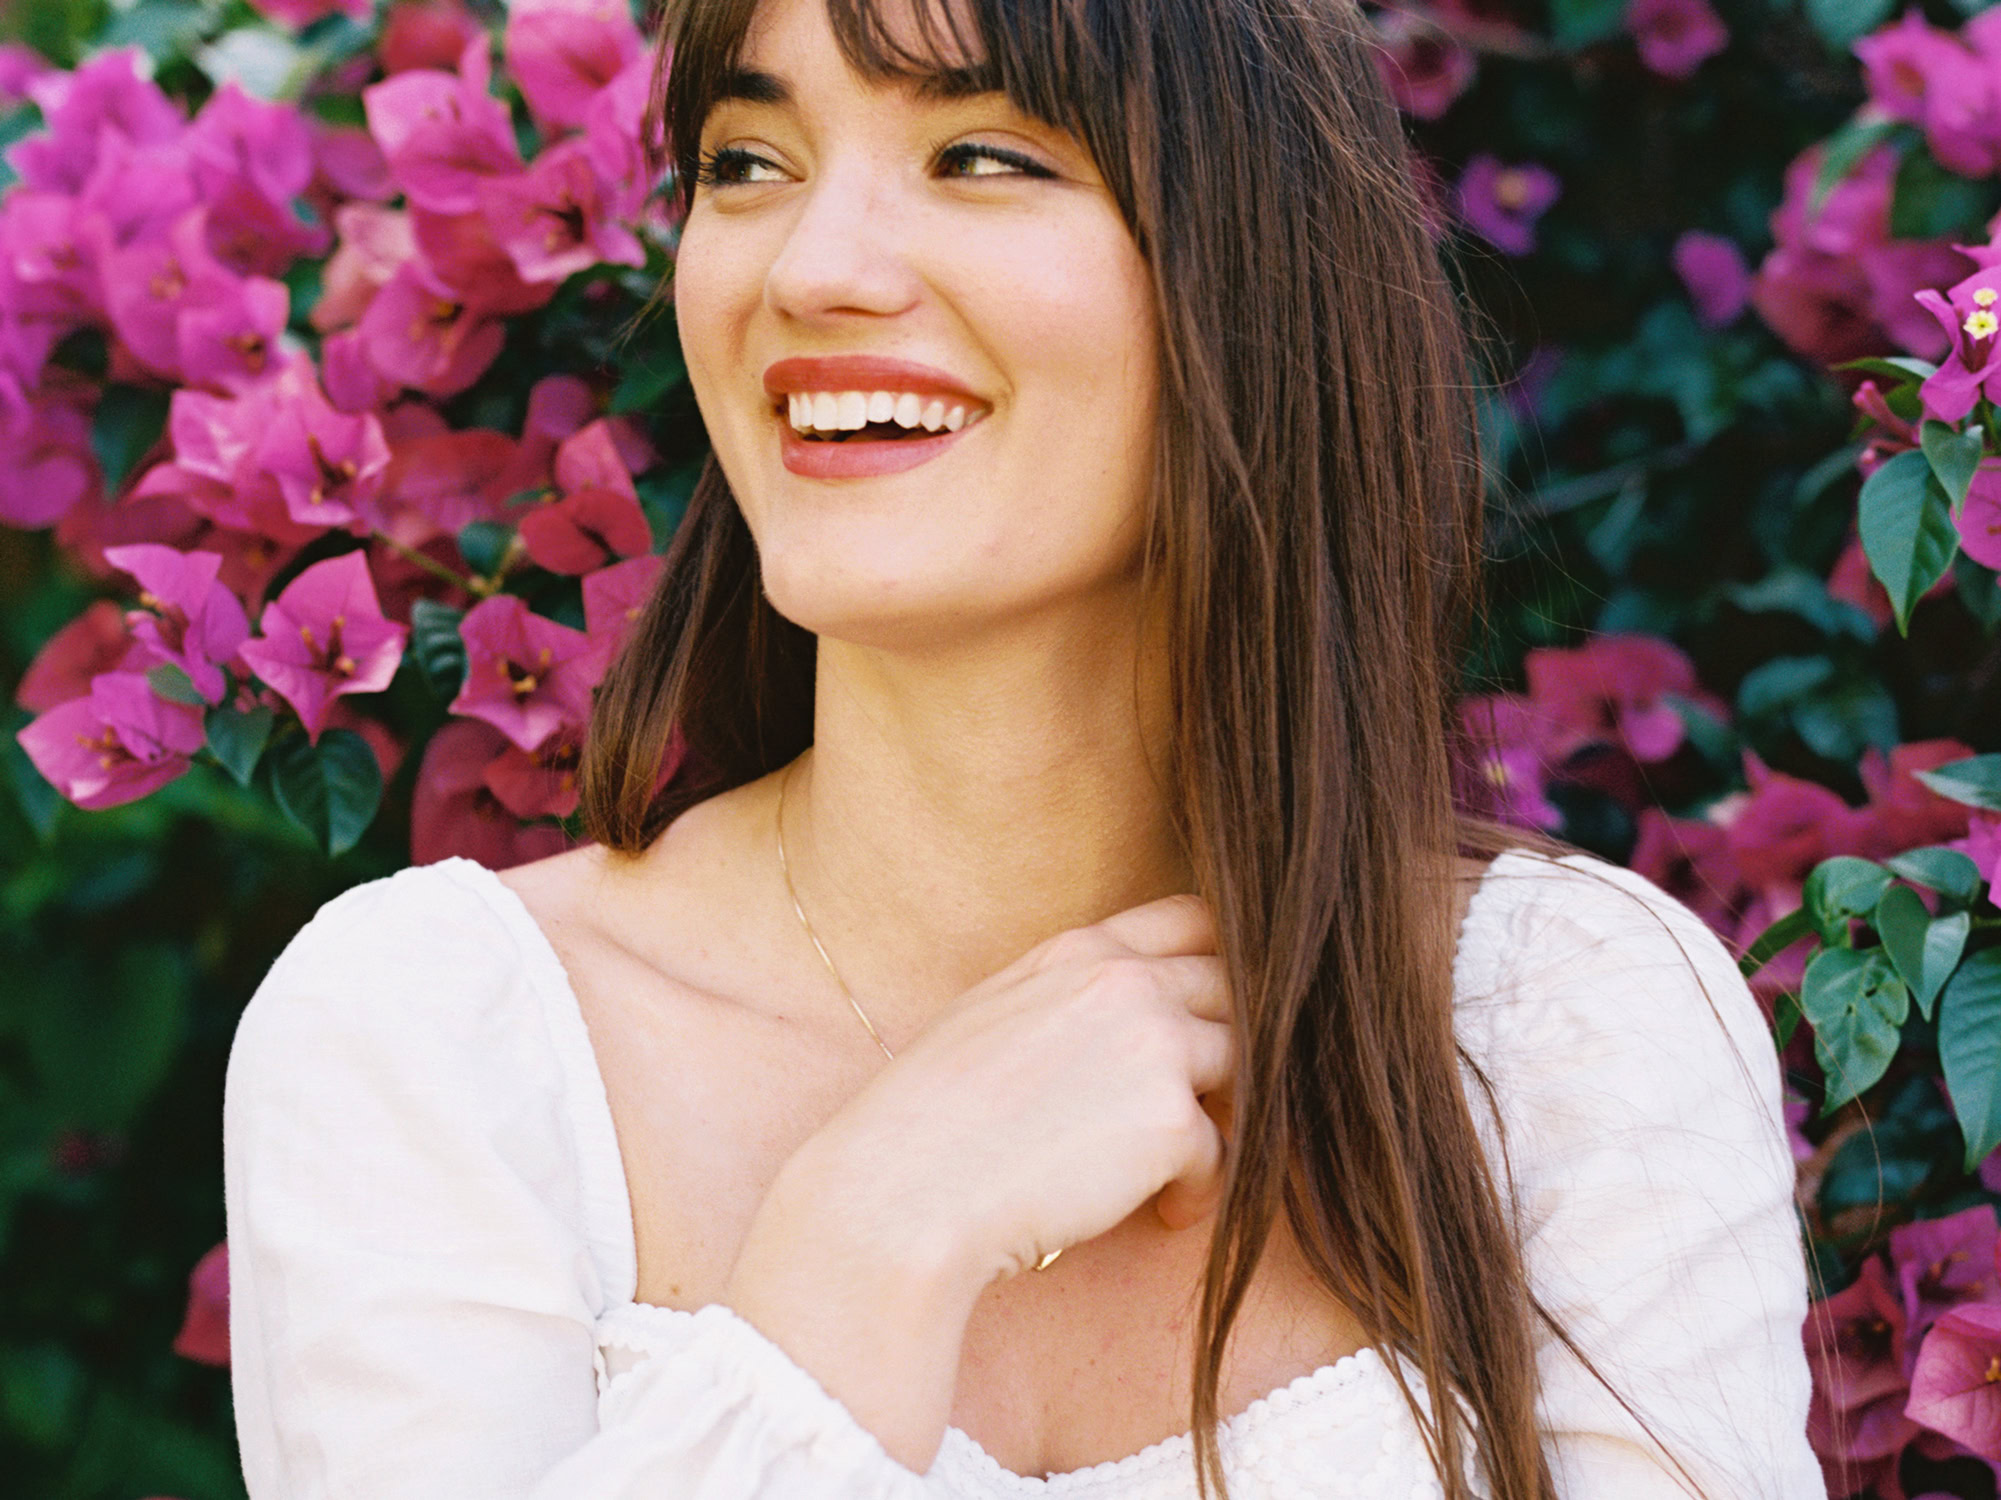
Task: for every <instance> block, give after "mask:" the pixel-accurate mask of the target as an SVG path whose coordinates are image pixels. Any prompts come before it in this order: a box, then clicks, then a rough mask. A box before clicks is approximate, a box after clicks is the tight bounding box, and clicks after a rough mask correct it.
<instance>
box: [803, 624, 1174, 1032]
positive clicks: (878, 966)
mask: <svg viewBox="0 0 2001 1500" xmlns="http://www.w3.org/2000/svg"><path fill="white" fill-rule="evenodd" d="M1140 635H1141V632H1140V631H1139V630H1138V628H1137V627H1130V626H1129V627H1127V628H1125V629H1123V630H1121V629H1119V628H1117V627H1114V628H1111V629H1106V630H1097V631H1081V632H1080V631H1079V630H1078V629H1077V628H1076V622H1075V621H1074V620H1073V621H1070V622H1068V624H1067V626H1066V628H1064V629H1063V630H1061V631H1060V632H1059V631H1056V630H1054V629H1037V628H1036V627H1034V626H1029V627H1024V628H1021V629H1018V630H1016V631H1014V632H1012V633H1010V635H1009V637H1008V638H1007V639H1004V640H1001V639H995V638H992V637H988V638H984V639H983V640H981V641H980V642H979V643H977V644H974V645H970V646H968V645H959V646H955V647H954V648H952V649H951V650H949V651H944V652H940V653H937V654H935V655H929V656H913V655H911V654H908V653H890V652H885V651H882V650H879V649H875V648H871V647H860V646H855V645H852V644H850V643H846V642H842V641H837V640H832V639H829V638H827V637H822V638H821V640H820V643H819V653H818V661H817V669H816V675H815V695H816V696H815V704H816V707H815V713H814V738H813V746H812V748H811V749H810V750H808V751H807V752H806V754H805V755H804V756H803V757H802V761H803V763H802V764H799V765H797V767H796V769H795V770H794V771H793V773H792V780H791V783H790V786H789V789H788V791H787V794H786V805H785V842H786V851H787V856H788V858H789V860H790V862H791V866H792V873H793V879H794V881H795V883H796V885H797V887H798V890H799V896H800V900H801V902H802V904H803V905H804V908H805V911H806V914H807V917H808V918H809V919H810V920H811V922H812V925H813V928H814V931H815V932H816V933H817V934H818V935H819V937H820V940H821V942H822V943H824V944H825V945H826V948H827V951H828V953H829V955H830V956H831V957H832V959H833V961H834V963H835V965H836V966H837V967H838V969H839V970H840V974H841V978H842V979H843V980H844V981H845V982H846V983H847V985H848V987H849V988H850V989H851V990H852V991H853V992H854V996H855V998H856V999H857V1000H858V1001H859V1002H860V1004H861V1006H862V1008H863V1009H864V1010H865V1011H866V1012H867V1013H868V1015H869V1017H870V1019H871V1020H873V1021H874V1023H875V1025H876V1026H877V1028H878V1029H879V1030H881V1032H882V1033H883V1036H884V1038H885V1040H887V1041H888V1043H889V1045H890V1046H891V1047H892V1048H897V1047H899V1046H900V1045H901V1044H902V1043H904V1042H907V1041H908V1040H909V1039H910V1038H911V1037H912V1036H913V1035H915V1034H916V1033H917V1032H919V1031H921V1030H922V1029H923V1028H924V1026H925V1025H926V1024H928V1022H929V1021H930V1019H931V1018H932V1017H933V1016H934V1015H936V1014H937V1012H938V1011H939V1009H940V1008H942V1007H943V1006H944V1005H945V1004H947V1003H949V1002H950V1001H951V1000H952V999H953V998H954V997H955V996H957V995H959V994H961V993H963V992H964V991H965V990H966V989H968V988H970V987H971V986H972V985H974V984H976V983H978V982H979V981H980V980H982V979H984V978H986V977H987V976H988V975H990V974H992V973H994V972H996V971H997V970H999V969H1002V968H1004V967H1006V966H1007V965H1008V964H1010V963H1012V962H1013V961H1014V960H1015V959H1017V958H1019V957H1020V956H1021V955H1022V954H1023V953H1025V952H1026V951H1027V950H1028V949H1030V948H1032V947H1034V946H1035V945H1036V944H1037V943H1039V942H1041V941H1043V940H1044V939H1046V938H1049V937H1052V936H1054V935H1055V934H1056V933H1059V932H1062V931H1064V930H1066V929H1068V928H1072V927H1081V926H1084V925H1087V924H1089V923H1091V922H1095V921H1098V920H1100V919H1101V918H1104V917H1107V916H1109V915H1111V914H1112V913H1113V912H1116V911H1121V910H1123V909H1125V908H1126V907H1129V906H1135V905H1138V904H1139V903H1141V902H1144V901H1150V900H1153V899H1156V898H1157V897H1160V896H1164V895H1168V894H1171V893H1173V892H1176V891H1185V890H1188V889H1190V888H1191V883H1192V877H1191V872H1190V870H1189V867H1188V863H1187V859H1186V856H1185V854H1184V853H1183V851H1182V849H1181V847H1180V844H1179V841H1178V840H1177V839H1176V837H1175V835H1174V832H1173V828H1172V823H1171V820H1170V817H1169V811H1168V802H1167V798H1166V795H1165V789H1164V780H1165V776H1166V767H1167V765H1168V732H1169V729H1170V724H1169V720H1168V717H1167V714H1166V712H1165V700H1166V694H1165V691H1164V684H1165V678H1164V672H1163V664H1164V657H1163V654H1162V653H1161V652H1160V650H1159V649H1158V646H1157V643H1155V641H1156V640H1157V632H1153V633H1150V641H1149V642H1148V643H1143V642H1142V640H1141V639H1140ZM1080 641H1081V642H1085V643H1086V644H1084V645H1083V646H1082V647H1081V648H1080V644H1079V643H1080ZM774 797H775V792H774ZM802 941H803V936H802Z"/></svg>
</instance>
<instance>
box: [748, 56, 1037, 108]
mask: <svg viewBox="0 0 2001 1500" xmlns="http://www.w3.org/2000/svg"><path fill="white" fill-rule="evenodd" d="M906 81H907V82H908V83H909V85H910V87H911V88H912V89H913V90H915V92H916V94H917V97H918V98H919V99H922V100H925V101H927V102H932V103H936V102H944V101H950V100H954V99H970V98H973V97H975V96H977V95H980V94H998V93H1001V92H1003V90H1002V89H1001V83H1000V74H999V72H998V70H996V69H994V68H992V67H988V66H980V67H972V68H933V69H928V70H926V71H924V72H922V73H912V74H910V75H909V76H908V78H907V80H906ZM792 98H793V95H792V85H791V84H789V83H787V82H786V81H785V79H784V78H782V77H780V76H779V75H778V74H776V73H767V72H765V71H764V70H762V69H760V68H731V69H730V70H729V71H728V72H726V73H725V74H724V75H723V77H722V81H721V83H720V84H718V86H717V88H716V92H715V96H714V99H713V103H714V104H722V103H725V102H727V101H729V100H738V101H741V102H742V103H745V104H772V105H787V104H790V103H792Z"/></svg>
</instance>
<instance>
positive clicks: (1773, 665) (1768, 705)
mask: <svg viewBox="0 0 2001 1500" xmlns="http://www.w3.org/2000/svg"><path fill="white" fill-rule="evenodd" d="M1833 678H1834V663H1833V661H1831V660H1830V659H1829V658H1827V657H1825V656H1775V657H1773V658H1772V659H1771V660H1770V661H1765V662H1760V663H1759V664H1758V665H1757V666H1755V667H1753V668H1752V669H1751V670H1750V671H1749V672H1746V673H1745V674H1744V680H1743V681H1742V682H1740V683H1738V684H1737V715H1738V717H1739V718H1744V719H1761V718H1764V717H1766V716H1767V715H1769V714H1773V713H1777V712H1779V711H1781V710H1783V709H1786V708H1788V707H1790V706H1791V705H1792V704H1794V703H1795V702H1797V701H1799V700H1800V699H1802V698H1804V697H1805V696H1806V695H1807V694H1809V693H1811V692H1812V691H1813V690H1814V689H1815V688H1817V687H1821V686H1823V685H1824V684H1826V683H1828V682H1830V681H1832V680H1833Z"/></svg>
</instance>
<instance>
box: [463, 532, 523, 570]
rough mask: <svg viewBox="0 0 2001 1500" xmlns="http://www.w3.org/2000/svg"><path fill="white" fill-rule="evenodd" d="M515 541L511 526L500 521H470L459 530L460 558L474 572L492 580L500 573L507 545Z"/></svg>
mask: <svg viewBox="0 0 2001 1500" xmlns="http://www.w3.org/2000/svg"><path fill="white" fill-rule="evenodd" d="M513 540H514V529H513V528H512V527H510V526H503V525H501V524H500V522H498V521H469V522H467V523H466V524H465V525H464V526H461V527H460V528H459V534H458V545H459V556H460V557H463V558H464V559H465V560H466V566H467V567H469V568H471V569H472V570H473V572H475V573H478V574H480V575H481V576H482V577H486V578H491V577H492V576H493V575H494V574H495V573H497V572H499V571H500V564H501V560H502V559H503V558H505V557H506V556H507V545H508V543H510V542H512V541H513Z"/></svg>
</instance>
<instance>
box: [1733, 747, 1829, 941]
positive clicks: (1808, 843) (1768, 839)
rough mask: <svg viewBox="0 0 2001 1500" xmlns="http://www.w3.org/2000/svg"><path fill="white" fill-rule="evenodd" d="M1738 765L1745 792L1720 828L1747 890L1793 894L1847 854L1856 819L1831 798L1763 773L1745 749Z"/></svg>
mask: <svg viewBox="0 0 2001 1500" xmlns="http://www.w3.org/2000/svg"><path fill="white" fill-rule="evenodd" d="M1744 765H1745V774H1746V776H1747V778H1748V779H1749V781H1750V783H1751V793H1750V795H1749V796H1748V797H1747V798H1745V799H1744V801H1743V802H1742V804H1741V805H1739V806H1738V807H1737V808H1736V809H1735V811H1734V813H1733V815H1732V816H1731V818H1730V821H1729V823H1728V824H1727V825H1726V831H1727V832H1728V834H1729V838H1730V853H1731V856H1732V857H1733V858H1734V859H1735V860H1736V861H1737V867H1738V868H1739V869H1740V870H1742V871H1743V872H1744V878H1745V879H1746V880H1748V881H1749V882H1750V883H1751V884H1752V885H1753V886H1757V887H1760V888H1764V887H1769V886H1780V887H1786V888H1790V889H1791V890H1793V891H1794V892H1795V893H1797V889H1798V887H1799V885H1800V884H1801V882H1803V881H1804V880H1805V879H1806V877H1807V876H1808V874H1810V873H1811V872H1812V870H1813V867H1814V866H1815V865H1817V864H1819V863H1820V862H1821V861H1822V860H1823V859H1826V858H1828V857H1829V856H1830V855H1834V854H1841V853H1845V852H1847V848H1848V845H1849V844H1850V843H1851V842H1852V839H1853V834H1854V831H1855V824H1856V817H1857V815H1856V813H1855V812H1854V811H1853V810H1852V809H1850V807H1849V806H1848V804H1847V803H1846V802H1844V801H1842V800H1841V797H1840V796H1839V795H1838V794H1837V793H1835V792H1832V791H1829V790H1828V789H1827V788H1826V787H1824V786H1821V785H1820V784H1819V783H1817V782H1812V781H1802V780H1801V779H1799V778H1798V777H1796V776H1787V775H1784V774H1782V773H1780V772H1777V771H1772V770H1768V769H1767V768H1766V766H1765V763H1764V762H1763V761H1761V760H1759V759H1758V757H1757V756H1756V755H1755V754H1753V753H1752V752H1751V751H1749V750H1746V751H1745V752H1744ZM1795 904H1797V903H1795ZM1774 915H1775V916H1776V915H1777V913H1774Z"/></svg>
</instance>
